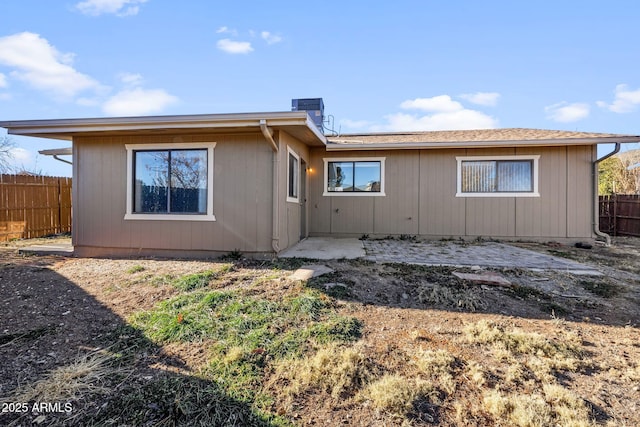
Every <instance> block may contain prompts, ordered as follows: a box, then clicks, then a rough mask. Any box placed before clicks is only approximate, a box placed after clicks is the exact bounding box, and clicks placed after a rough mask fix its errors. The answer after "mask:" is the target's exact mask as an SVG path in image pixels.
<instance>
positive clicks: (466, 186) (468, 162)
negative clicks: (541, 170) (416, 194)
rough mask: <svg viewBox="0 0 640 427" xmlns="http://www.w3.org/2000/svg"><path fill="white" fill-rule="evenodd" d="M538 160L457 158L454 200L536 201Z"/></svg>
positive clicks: (532, 158)
mask: <svg viewBox="0 0 640 427" xmlns="http://www.w3.org/2000/svg"><path fill="white" fill-rule="evenodd" d="M538 158H539V156H498V157H457V161H458V189H457V190H458V191H457V194H456V195H457V196H458V197H473V196H477V197H513V196H520V197H527V196H528V197H536V196H539V194H538Z"/></svg>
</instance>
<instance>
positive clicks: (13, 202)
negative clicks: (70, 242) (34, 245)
mask: <svg viewBox="0 0 640 427" xmlns="http://www.w3.org/2000/svg"><path fill="white" fill-rule="evenodd" d="M70 231H71V178H61V177H53V176H30V175H0V241H6V240H10V239H20V238H23V239H29V238H33V237H41V236H48V235H51V234H57V233H68V232H70Z"/></svg>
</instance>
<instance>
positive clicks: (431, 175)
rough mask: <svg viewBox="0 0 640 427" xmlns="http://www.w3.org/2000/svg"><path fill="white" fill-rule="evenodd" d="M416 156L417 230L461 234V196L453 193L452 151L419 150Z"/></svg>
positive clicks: (448, 234) (439, 234) (424, 232)
mask: <svg viewBox="0 0 640 427" xmlns="http://www.w3.org/2000/svg"><path fill="white" fill-rule="evenodd" d="M460 154H463V153H462V152H461V153H460ZM419 158H420V178H419V180H420V195H419V197H420V204H419V215H420V229H419V234H424V235H431V236H442V237H451V236H464V235H465V227H466V223H465V221H466V218H465V199H463V198H459V197H455V194H456V158H455V155H452V152H451V151H450V150H421V151H420V153H419Z"/></svg>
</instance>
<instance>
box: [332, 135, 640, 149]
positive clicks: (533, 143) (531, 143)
mask: <svg viewBox="0 0 640 427" xmlns="http://www.w3.org/2000/svg"><path fill="white" fill-rule="evenodd" d="M616 142H620V143H629V144H631V143H638V142H640V137H638V136H624V137H607V138H575V139H544V140H543V139H538V140H526V141H461V142H403V143H393V142H389V143H384V142H381V143H355V144H348V143H347V144H332V143H331V142H330V141H329V143H328V144H327V146H326V148H327V151H371V150H417V149H434V150H435V149H446V148H500V147H549V146H567V145H597V144H614V143H616Z"/></svg>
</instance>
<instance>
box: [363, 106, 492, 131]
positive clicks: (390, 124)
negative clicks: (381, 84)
mask: <svg viewBox="0 0 640 427" xmlns="http://www.w3.org/2000/svg"><path fill="white" fill-rule="evenodd" d="M385 119H387V123H386V124H384V125H377V126H372V127H371V130H372V131H374V132H397V131H427V130H462V129H493V128H496V127H497V126H498V121H497V120H496V119H494V118H493V117H491V116H488V115H486V114H484V113H481V112H480V111H474V110H467V109H463V110H460V111H454V112H447V113H436V114H431V115H425V116H419V115H416V114H406V113H396V114H389V115H387V116H385Z"/></svg>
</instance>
